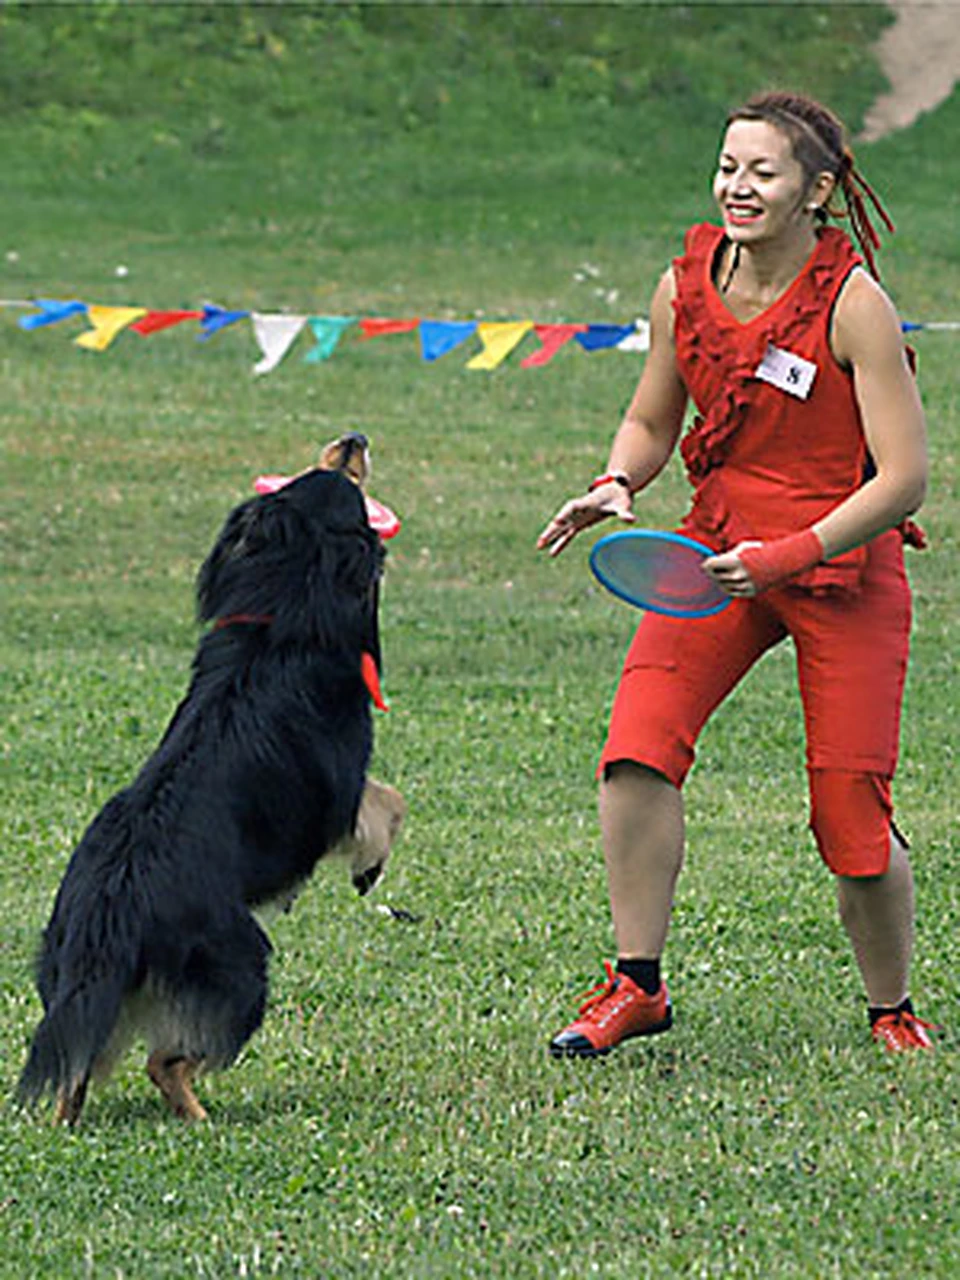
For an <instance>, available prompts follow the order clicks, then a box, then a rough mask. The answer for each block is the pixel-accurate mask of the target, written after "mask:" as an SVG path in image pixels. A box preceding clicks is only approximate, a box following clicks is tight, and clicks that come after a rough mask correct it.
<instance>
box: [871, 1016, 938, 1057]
mask: <svg viewBox="0 0 960 1280" xmlns="http://www.w3.org/2000/svg"><path fill="white" fill-rule="evenodd" d="M939 1030H940V1028H939V1027H936V1026H934V1024H933V1023H932V1022H923V1021H922V1020H921V1019H920V1018H918V1017H916V1016H915V1015H914V1014H912V1013H908V1012H907V1011H906V1009H896V1010H894V1012H893V1013H885V1014H884V1015H883V1017H882V1018H878V1019H877V1021H876V1022H875V1023H874V1024H873V1038H874V1040H876V1041H877V1042H878V1043H879V1044H882V1045H883V1047H884V1048H885V1049H887V1050H888V1051H889V1052H890V1053H902V1052H903V1051H904V1050H905V1049H932V1048H933V1041H932V1040H931V1039H930V1036H929V1035H928V1034H927V1032H928V1031H939Z"/></svg>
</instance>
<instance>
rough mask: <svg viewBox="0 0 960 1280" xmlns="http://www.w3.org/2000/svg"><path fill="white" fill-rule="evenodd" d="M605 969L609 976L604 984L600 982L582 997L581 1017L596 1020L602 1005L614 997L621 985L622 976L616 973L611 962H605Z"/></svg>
mask: <svg viewBox="0 0 960 1280" xmlns="http://www.w3.org/2000/svg"><path fill="white" fill-rule="evenodd" d="M603 967H604V969H605V970H606V973H607V976H606V978H605V979H604V980H603V982H598V983H597V985H596V986H595V987H591V988H590V990H589V991H585V992H584V994H583V995H582V996H581V997H580V999H581V1000H582V1001H583V1004H582V1005H581V1006H580V1015H581V1017H582V1016H583V1015H584V1014H588V1015H589V1016H591V1017H593V1018H595V1017H596V1016H597V1014H598V1013H599V1011H600V1005H602V1004H603V1003H604V1002H605V1001H607V1000H609V998H610V997H611V996H612V995H613V993H614V992H615V991H616V989H617V988H618V987H619V985H620V975H619V974H618V973H615V972H614V968H613V965H612V964H611V963H610V961H609V960H604V962H603Z"/></svg>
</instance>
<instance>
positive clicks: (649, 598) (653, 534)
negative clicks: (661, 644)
mask: <svg viewBox="0 0 960 1280" xmlns="http://www.w3.org/2000/svg"><path fill="white" fill-rule="evenodd" d="M715 554H716V552H715V551H713V550H711V548H710V547H707V546H704V544H703V543H702V542H695V541H694V539H693V538H688V537H686V536H685V535H684V534H682V533H668V532H665V531H664V530H661V529H622V530H619V531H618V532H617V533H609V534H607V536H606V537H604V538H601V539H600V541H599V542H597V543H595V544H594V547H593V549H592V551H591V552H590V568H591V569H592V570H593V573H594V576H595V577H596V579H597V581H598V582H600V583H601V584H602V585H603V586H605V587H606V589H607V590H608V591H610V592H612V594H613V595H615V596H617V597H618V598H619V599H620V600H625V601H626V602H627V604H632V605H633V606H634V608H637V609H649V610H651V612H653V613H665V614H667V615H668V616H669V617H672V618H706V617H708V616H709V615H710V614H712V613H719V612H720V610H721V609H725V608H726V607H727V605H728V604H729V603H730V597H729V596H728V595H727V593H726V592H725V591H722V590H721V589H720V587H718V586H717V584H716V583H715V582H714V581H713V579H712V578H710V577H709V576H708V575H707V574H706V573H704V571H703V562H704V560H706V559H707V557H708V556H712V555H715Z"/></svg>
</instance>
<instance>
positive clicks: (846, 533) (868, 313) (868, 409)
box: [813, 271, 927, 560]
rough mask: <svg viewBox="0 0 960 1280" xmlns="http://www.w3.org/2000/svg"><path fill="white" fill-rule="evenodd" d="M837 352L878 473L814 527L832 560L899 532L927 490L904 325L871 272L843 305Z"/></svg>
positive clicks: (922, 432) (851, 285)
mask: <svg viewBox="0 0 960 1280" xmlns="http://www.w3.org/2000/svg"><path fill="white" fill-rule="evenodd" d="M833 349H834V354H835V355H836V357H837V359H838V360H839V361H840V363H841V364H846V365H849V366H850V368H851V369H852V370H853V386H854V394H855V395H856V399H857V404H858V406H859V409H860V417H861V420H862V422H863V433H864V435H865V437H866V440H867V447H868V448H869V450H870V454H871V457H872V458H873V461H874V464H875V466H876V474H875V475H874V476H873V477H872V478H871V479H870V480H868V481H867V482H866V484H864V485H863V486H862V487H861V488H859V489H857V490H856V492H855V493H852V494H851V495H850V496H849V498H847V499H846V500H845V501H843V502H841V503H840V505H839V506H838V507H835V508H834V509H833V511H831V512H829V513H828V514H827V515H825V516H824V517H823V519H822V520H819V521H818V522H817V523H816V524H815V525H814V526H813V528H814V532H815V533H816V534H817V536H818V537H819V539H820V541H821V543H822V544H823V551H824V559H827V560H829V559H830V558H831V557H832V556H836V555H840V553H841V552H843V551H849V550H851V548H853V547H859V546H861V545H862V544H863V543H865V542H869V541H870V539H871V538H875V537H876V536H877V534H879V533H884V532H885V531H886V530H887V529H892V528H894V526H896V525H898V524H899V523H900V522H901V520H903V519H905V518H906V517H907V516H909V515H912V514H913V512H914V511H916V510H917V508H918V507H919V506H920V504H921V503H922V502H923V499H924V495H925V493H926V488H927V441H926V423H925V420H924V416H923V407H922V405H921V403H920V394H919V392H918V390H917V383H916V379H915V378H914V376H913V373H912V372H911V370H910V367H909V365H908V364H907V358H906V352H905V351H904V345H903V334H902V331H901V328H900V320H899V318H898V316H897V313H896V311H895V310H894V307H893V304H892V303H891V302H890V300H889V298H888V297H887V295H886V294H885V293H884V291H883V290H882V289H881V288H880V286H879V285H878V284H877V283H876V281H874V280H872V279H871V278H870V276H868V275H867V274H866V272H863V271H857V272H855V273H854V275H853V276H852V277H851V279H850V280H849V281H848V283H847V286H846V288H845V289H844V290H843V292H842V293H841V295H840V298H839V299H838V301H837V307H836V312H835V314H834V325H833Z"/></svg>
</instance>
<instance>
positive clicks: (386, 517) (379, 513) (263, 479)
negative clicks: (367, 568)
mask: <svg viewBox="0 0 960 1280" xmlns="http://www.w3.org/2000/svg"><path fill="white" fill-rule="evenodd" d="M295 479H296V476H257V478H256V480H254V482H253V487H254V489H256V491H257V493H276V491H277V490H278V489H282V488H283V486H284V485H285V484H289V483H290V481H291V480H295ZM363 500H364V502H365V503H366V505H367V519H368V520H369V521H370V528H371V529H374V530H375V531H376V532H377V533H379V535H380V537H381V538H383V539H387V538H393V537H395V536H396V535H397V534H398V533H399V532H400V518H399V516H397V515H396V514H395V513H394V512H393V511H391V510H390V508H389V507H388V506H385V505H384V504H383V503H382V502H378V501H377V500H376V498H368V497H367V495H366V494H364V495H363Z"/></svg>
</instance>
